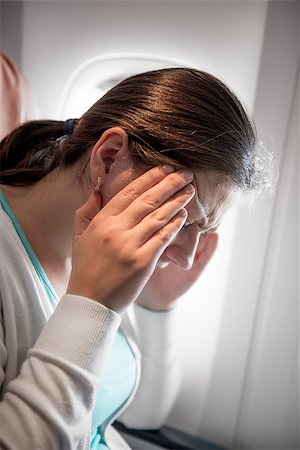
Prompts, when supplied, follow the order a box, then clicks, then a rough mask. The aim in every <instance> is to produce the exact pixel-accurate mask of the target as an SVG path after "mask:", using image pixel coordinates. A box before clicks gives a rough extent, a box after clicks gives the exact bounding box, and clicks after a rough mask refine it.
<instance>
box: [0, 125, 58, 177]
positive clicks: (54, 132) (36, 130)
mask: <svg viewBox="0 0 300 450" xmlns="http://www.w3.org/2000/svg"><path fill="white" fill-rule="evenodd" d="M63 134H64V122H61V121H56V120H36V121H31V122H26V123H25V124H23V125H21V126H20V127H18V128H16V129H15V130H13V131H12V132H11V133H10V134H8V135H7V136H6V137H5V138H4V139H3V140H2V141H1V143H0V167H1V172H0V183H1V184H9V185H15V186H22V185H28V184H34V183H36V182H37V181H39V180H40V179H42V178H43V177H44V176H45V175H47V174H48V173H49V172H50V171H51V170H53V169H54V168H55V167H57V166H58V165H59V164H60V162H61V155H60V154H59V153H60V152H59V145H58V144H59V141H57V139H58V138H59V137H61V136H63Z"/></svg>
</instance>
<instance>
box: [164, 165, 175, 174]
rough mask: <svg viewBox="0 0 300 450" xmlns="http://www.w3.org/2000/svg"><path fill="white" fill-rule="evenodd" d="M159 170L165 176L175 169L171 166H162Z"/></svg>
mask: <svg viewBox="0 0 300 450" xmlns="http://www.w3.org/2000/svg"><path fill="white" fill-rule="evenodd" d="M161 170H162V171H163V172H165V173H166V174H169V173H172V172H174V170H175V169H174V167H172V166H168V165H164V166H161Z"/></svg>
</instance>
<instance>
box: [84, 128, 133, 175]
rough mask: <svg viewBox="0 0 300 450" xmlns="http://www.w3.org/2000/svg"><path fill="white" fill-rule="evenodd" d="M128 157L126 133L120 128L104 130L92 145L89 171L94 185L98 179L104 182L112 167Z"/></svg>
mask: <svg viewBox="0 0 300 450" xmlns="http://www.w3.org/2000/svg"><path fill="white" fill-rule="evenodd" d="M124 157H125V158H127V157H128V136H127V133H126V131H124V130H123V128H120V127H113V128H109V129H108V130H106V131H105V132H104V133H103V134H102V136H101V137H100V139H98V141H97V142H96V144H95V145H94V147H93V149H92V152H91V158H90V170H91V178H92V181H93V182H94V183H96V180H97V178H98V177H101V179H102V180H103V181H104V180H105V178H106V176H107V174H108V173H109V172H110V170H111V169H112V167H113V166H114V165H115V164H116V163H118V162H119V161H120V160H121V159H122V158H124Z"/></svg>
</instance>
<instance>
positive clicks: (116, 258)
mask: <svg viewBox="0 0 300 450" xmlns="http://www.w3.org/2000/svg"><path fill="white" fill-rule="evenodd" d="M192 179H193V175H192V173H191V172H188V173H186V172H182V171H178V172H173V169H172V168H168V167H155V168H154V169H151V170H149V171H147V172H146V173H144V174H143V175H141V176H140V177H139V178H137V179H135V180H134V181H132V182H131V183H130V184H128V185H127V186H126V187H125V188H123V189H122V190H121V191H120V192H118V193H117V194H116V195H115V196H114V197H113V198H112V199H111V200H110V201H109V202H108V203H107V204H106V205H105V206H104V207H103V208H102V209H101V206H102V205H101V195H100V194H99V193H94V192H93V193H92V194H91V196H90V197H89V199H88V200H87V202H86V203H85V204H84V205H83V206H82V207H81V208H79V209H78V210H77V211H76V214H75V223H74V243H73V255H72V273H71V276H70V281H69V285H68V289H67V292H68V293H69V294H76V295H81V296H84V297H88V298H90V299H93V300H95V301H98V302H100V303H102V304H103V305H105V306H107V307H108V308H110V309H113V310H115V311H118V312H122V311H123V310H124V309H125V308H126V307H127V306H128V305H129V304H130V303H132V302H133V301H135V300H136V298H137V297H138V296H139V294H140V292H141V291H142V289H143V287H144V286H145V284H146V282H147V281H148V280H149V278H150V277H151V275H152V273H153V271H154V269H155V267H156V264H157V261H158V260H159V258H160V256H161V255H162V253H163V252H164V250H165V249H166V248H167V247H168V245H169V244H170V243H171V242H172V241H173V240H174V238H175V237H176V235H177V233H178V232H179V231H180V229H181V228H182V226H183V225H184V223H185V220H186V217H187V212H186V210H185V208H184V207H185V206H186V205H187V204H188V203H189V202H190V200H191V199H192V197H193V196H194V193H195V190H194V188H193V186H192V185H191V184H190V183H191V181H192Z"/></svg>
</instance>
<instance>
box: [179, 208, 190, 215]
mask: <svg viewBox="0 0 300 450" xmlns="http://www.w3.org/2000/svg"><path fill="white" fill-rule="evenodd" d="M187 214H188V213H187V210H186V209H185V208H182V209H181V210H180V211H179V212H178V213H177V215H178V216H179V217H186V216H187Z"/></svg>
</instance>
